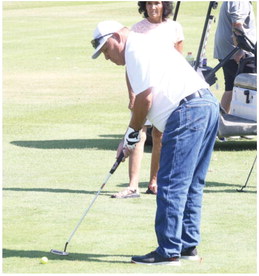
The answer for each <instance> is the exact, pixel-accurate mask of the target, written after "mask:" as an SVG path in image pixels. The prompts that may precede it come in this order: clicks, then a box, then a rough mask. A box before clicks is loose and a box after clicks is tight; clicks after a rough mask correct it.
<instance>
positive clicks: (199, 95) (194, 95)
mask: <svg viewBox="0 0 259 276" xmlns="http://www.w3.org/2000/svg"><path fill="white" fill-rule="evenodd" d="M206 94H211V93H210V90H209V89H200V90H198V91H196V92H194V93H192V94H191V95H189V96H187V97H185V98H183V99H182V100H181V101H180V103H179V105H182V104H183V103H185V102H189V101H190V100H192V99H195V98H202V96H204V95H206Z"/></svg>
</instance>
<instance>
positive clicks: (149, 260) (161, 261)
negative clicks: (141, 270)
mask: <svg viewBox="0 0 259 276" xmlns="http://www.w3.org/2000/svg"><path fill="white" fill-rule="evenodd" d="M131 262H132V263H135V264H145V265H172V266H180V265H181V263H180V260H179V258H178V257H172V258H164V257H162V256H161V255H159V254H158V253H157V252H156V251H152V252H150V253H149V254H147V255H144V256H133V257H132V258H131Z"/></svg>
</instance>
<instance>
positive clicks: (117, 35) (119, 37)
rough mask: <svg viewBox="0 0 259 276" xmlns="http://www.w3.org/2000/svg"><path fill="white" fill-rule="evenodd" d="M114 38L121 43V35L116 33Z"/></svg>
mask: <svg viewBox="0 0 259 276" xmlns="http://www.w3.org/2000/svg"><path fill="white" fill-rule="evenodd" d="M112 37H113V38H114V39H115V40H116V41H117V42H118V43H120V42H121V35H120V34H119V33H114V34H113V35H112Z"/></svg>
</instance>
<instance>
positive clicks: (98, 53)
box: [92, 35, 112, 59]
mask: <svg viewBox="0 0 259 276" xmlns="http://www.w3.org/2000/svg"><path fill="white" fill-rule="evenodd" d="M111 36H112V35H110V36H107V37H105V38H104V39H103V40H102V42H101V43H100V45H99V46H98V47H97V48H96V49H95V51H94V54H93V55H92V59H96V58H98V57H99V55H100V54H101V49H102V47H103V45H104V44H105V42H106V41H107V40H108V39H109V38H110V37H111Z"/></svg>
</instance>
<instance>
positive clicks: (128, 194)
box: [112, 1, 184, 198]
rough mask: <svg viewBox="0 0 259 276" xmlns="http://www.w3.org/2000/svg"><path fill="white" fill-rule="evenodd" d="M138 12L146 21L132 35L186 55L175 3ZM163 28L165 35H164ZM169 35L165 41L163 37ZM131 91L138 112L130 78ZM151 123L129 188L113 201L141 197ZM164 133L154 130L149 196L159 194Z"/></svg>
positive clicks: (133, 162)
mask: <svg viewBox="0 0 259 276" xmlns="http://www.w3.org/2000/svg"><path fill="white" fill-rule="evenodd" d="M138 7H139V9H138V11H139V13H140V14H143V15H144V19H143V20H141V21H140V22H138V23H136V24H135V25H133V27H132V28H131V31H133V32H136V33H139V34H143V35H155V36H156V37H157V39H158V40H159V41H161V43H168V45H172V47H175V49H176V50H178V51H179V52H180V53H183V39H184V36H183V30H182V27H181V25H180V24H179V23H178V22H176V21H172V20H171V19H169V16H170V15H172V14H173V4H172V2H171V1H139V2H138ZM161 28H163V31H161ZM165 32H166V33H167V34H168V36H167V37H165V36H164V35H163V36H162V35H161V34H164V33H165ZM126 81H127V87H128V92H129V100H130V101H129V109H130V110H132V109H133V108H134V100H135V96H134V93H133V92H132V89H131V86H130V83H129V81H128V77H127V76H126ZM151 126H152V125H151V123H150V122H149V121H146V123H145V126H144V127H143V129H142V131H141V141H140V142H139V143H137V145H136V148H135V149H134V151H133V153H132V154H131V155H130V157H129V179H130V181H129V186H128V187H127V188H126V189H124V190H123V191H121V192H118V193H117V194H114V195H112V197H113V198H136V197H139V196H140V195H139V187H138V186H139V172H140V168H141V160H142V157H143V152H144V145H145V141H146V137H147V128H148V127H151ZM161 139H162V133H161V132H160V131H159V130H158V129H156V128H155V127H153V129H152V141H153V148H152V157H151V167H150V180H149V185H148V189H147V191H146V193H148V194H156V193H157V172H158V168H159V159H160V150H161Z"/></svg>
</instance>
